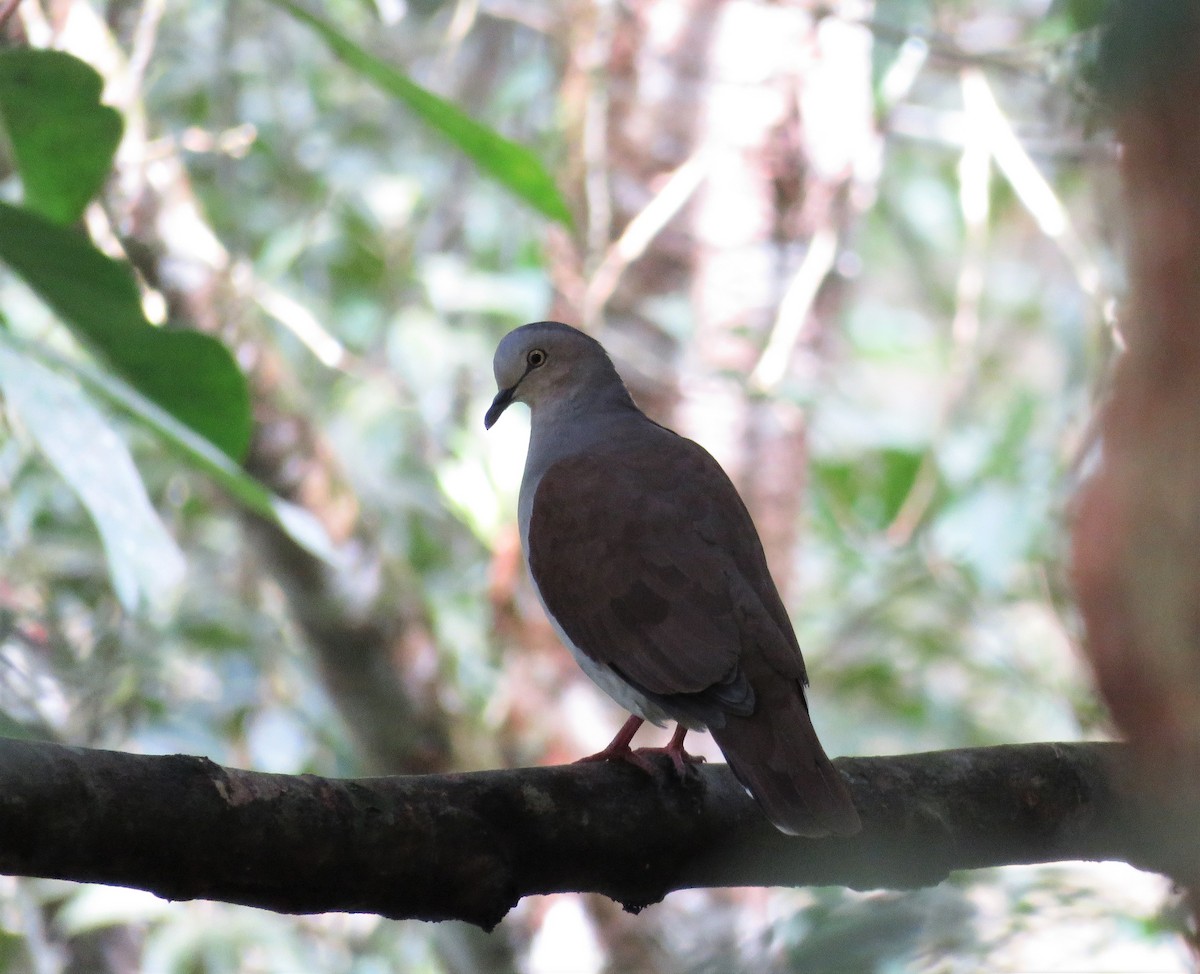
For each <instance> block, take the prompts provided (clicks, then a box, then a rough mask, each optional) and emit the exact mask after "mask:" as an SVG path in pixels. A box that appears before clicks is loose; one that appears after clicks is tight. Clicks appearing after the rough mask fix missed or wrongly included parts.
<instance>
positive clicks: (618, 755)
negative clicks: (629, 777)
mask: <svg viewBox="0 0 1200 974" xmlns="http://www.w3.org/2000/svg"><path fill="white" fill-rule="evenodd" d="M644 723H645V721H644V720H643V719H642V718H641V717H630V718H629V719H628V720H627V721H625V723H624V724H622V725H621V729H620V730H619V731H617V736H616V737H614V738H613V739H612V741H611V742H610V743H609V745H608V747H606V748H604V750H602V751H597V752H596V753H595V754H589V755H588V756H587V757H586V758H580V759H579V760H578V761H576V762H575V763H576V764H587V763H589V762H592V761H631V762H632V763H634V764H636V765H638V766H639V767H642V768H646V767H647V762H645V761H640V760H638V758H637V756H636V755H635V754H634V752H633V750H632V749H631V748H630V746H629V742H630V741H632V740H633V735H634V734H636V733H637V732H638V728H639V727H641V726H642V724H644Z"/></svg>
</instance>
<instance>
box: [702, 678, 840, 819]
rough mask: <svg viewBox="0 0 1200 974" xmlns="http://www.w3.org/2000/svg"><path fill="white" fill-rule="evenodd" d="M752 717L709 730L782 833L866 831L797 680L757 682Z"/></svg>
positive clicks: (735, 720)
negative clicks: (812, 718) (821, 740)
mask: <svg viewBox="0 0 1200 974" xmlns="http://www.w3.org/2000/svg"><path fill="white" fill-rule="evenodd" d="M754 682H755V686H754V690H755V696H756V697H757V706H756V707H755V708H754V713H753V714H751V715H750V716H749V717H735V716H732V715H731V716H728V717H727V718H726V722H725V726H724V727H717V728H710V732H711V733H712V736H713V739H714V740H715V741H716V742H717V745H718V746H719V747H720V748H721V751H722V753H723V754H724V755H725V759H726V760H727V761H728V762H729V767H730V768H731V769H732V771H733V773H734V775H736V776H737V779H738V781H740V782H741V783H742V784H743V785H745V786H746V788H747V789H748V790H749V792H750V794H752V795H753V796H754V797H755V799H756V800H757V801H758V804H759V805H760V806H761V808H762V810H763V811H764V812H765V813H766V815H767V818H769V819H770V820H771V822H772V823H773V824H774V825H775V827H776V828H777V829H779V830H780V831H781V832H786V833H787V834H788V835H803V836H808V837H809V838H819V837H821V836H826V835H853V834H854V833H855V832H857V831H859V829H861V828H862V823H861V822H860V821H859V818H858V812H857V811H856V810H855V808H854V802H853V800H852V799H851V798H850V792H849V791H848V790H847V788H846V784H845V782H844V781H843V780H842V776H841V774H839V773H838V770H837V769H836V768H835V767H834V766H833V765H832V764H831V763H830V761H829V758H828V757H827V756H826V754H825V750H824V748H822V747H821V742H820V741H819V740H818V739H817V732H816V730H814V729H813V725H812V720H811V718H810V717H809V715H808V704H807V703H806V702H805V699H804V690H803V688H802V687H801V686H800V683H799V682H798V681H791V680H780V679H774V680H761V681H754Z"/></svg>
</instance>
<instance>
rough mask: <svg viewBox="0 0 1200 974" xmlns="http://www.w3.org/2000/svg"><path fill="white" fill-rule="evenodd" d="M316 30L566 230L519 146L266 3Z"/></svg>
mask: <svg viewBox="0 0 1200 974" xmlns="http://www.w3.org/2000/svg"><path fill="white" fill-rule="evenodd" d="M272 2H273V3H274V4H276V5H277V6H279V7H282V8H284V9H285V10H287V11H288V12H289V13H290V14H291V15H292V16H293V17H295V18H296V19H297V20H299V21H300V22H301V23H303V24H306V25H308V26H309V27H311V28H312V29H313V30H314V31H316V32H317V33H318V34H319V35H320V36H321V39H322V40H324V41H325V43H326V44H328V45H329V47H330V49H331V50H332V51H333V53H334V54H336V55H337V56H338V58H340V59H341V60H342V61H343V62H344V63H345V64H347V65H349V66H350V67H351V68H353V69H354V70H355V71H357V72H358V73H359V74H361V75H362V76H363V77H364V78H366V79H367V80H369V81H371V82H372V83H374V84H375V85H377V86H378V87H379V88H380V89H382V90H383V91H385V92H387V93H388V94H389V95H392V96H393V97H395V98H398V99H400V101H402V102H404V103H405V104H406V105H407V106H408V107H409V108H410V109H412V110H413V111H414V112H415V113H416V114H417V116H418V117H419V118H420V119H421V120H422V121H423V122H424V123H425V124H426V125H428V126H429V127H430V128H432V129H434V130H436V131H437V132H440V133H441V134H442V135H443V136H445V137H446V138H447V139H449V140H450V141H451V142H453V143H454V144H455V145H456V146H458V147H459V148H460V149H461V150H462V151H463V152H465V153H466V154H467V155H468V156H469V157H470V158H471V160H472V161H473V162H474V163H475V165H477V166H478V167H479V168H480V169H482V170H483V171H484V172H485V173H487V174H488V175H489V176H491V177H492V178H493V179H495V180H496V181H497V182H499V183H500V184H501V185H503V186H505V187H506V188H507V189H509V190H510V191H511V192H513V193H515V194H516V195H517V196H519V197H520V198H521V199H523V200H525V201H526V202H527V203H529V204H531V205H532V206H534V207H535V208H536V209H537V210H538V211H539V212H541V213H543V214H545V215H546V216H548V217H550V218H551V219H552V220H557V221H558V222H560V223H564V224H567V225H570V223H571V214H570V211H569V210H568V209H567V204H566V203H565V202H564V201H563V198H562V195H561V194H560V193H559V191H558V187H557V186H556V185H555V184H554V180H553V179H552V178H551V177H550V174H549V173H547V172H546V169H545V167H544V166H543V165H542V164H541V162H540V161H539V160H538V158H537V156H535V155H534V154H533V153H532V152H531V151H530V150H529V149H527V148H526V147H525V146H523V145H520V144H518V143H516V142H513V141H511V140H509V139H506V138H504V136H502V135H500V134H499V133H497V132H494V131H493V130H492V129H490V128H488V127H487V126H485V125H480V124H479V123H478V122H476V121H475V120H474V119H473V118H471V117H470V116H469V115H467V114H465V113H464V112H463V111H462V110H461V109H459V108H457V107H456V106H455V105H453V104H451V103H450V102H448V101H446V100H445V99H444V98H439V97H438V96H437V95H435V94H433V93H432V92H431V91H428V90H427V89H425V88H422V87H421V86H420V85H418V84H417V83H416V82H415V81H413V80H411V79H410V78H409V77H408V76H407V75H405V74H404V73H403V72H400V71H397V70H396V69H395V68H394V67H392V66H391V65H390V64H388V63H387V62H385V61H382V60H380V59H379V58H377V57H375V55H373V54H370V53H368V52H367V51H365V50H364V49H363V48H362V47H360V46H359V45H358V44H356V43H354V41H352V40H350V39H349V38H348V37H346V35H345V34H343V33H341V31H339V30H338V29H337V28H336V27H334V26H333V25H332V24H330V23H329V22H328V21H326V20H322V19H321V18H320V17H318V16H317V15H316V14H312V13H309V12H308V11H307V10H305V9H304V8H303V7H301V6H300V5H299V4H297V3H293V2H292V0H272Z"/></svg>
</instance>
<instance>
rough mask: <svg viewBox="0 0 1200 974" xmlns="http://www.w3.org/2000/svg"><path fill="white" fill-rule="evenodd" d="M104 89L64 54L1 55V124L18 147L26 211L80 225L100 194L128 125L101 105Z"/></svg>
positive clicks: (23, 51)
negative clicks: (94, 197) (90, 205)
mask: <svg viewBox="0 0 1200 974" xmlns="http://www.w3.org/2000/svg"><path fill="white" fill-rule="evenodd" d="M102 88H103V81H102V79H101V78H100V75H99V74H97V73H96V71H95V70H93V69H92V68H91V67H90V66H88V65H87V64H85V63H84V62H83V61H80V60H79V59H78V58H75V57H72V56H71V55H70V54H66V53H64V52H63V51H46V50H33V49H29V48H14V49H12V50H7V51H0V122H2V123H3V126H4V129H5V131H6V132H7V133H8V138H9V141H10V142H11V144H12V151H13V157H14V158H15V160H16V163H17V168H18V170H19V171H20V173H21V183H22V185H23V186H24V189H25V197H24V201H25V205H26V206H27V207H28V208H29V209H31V210H34V211H36V212H38V213H40V214H41V215H42V216H44V217H46V218H47V219H50V220H53V221H55V222H56V223H74V222H75V221H76V220H78V219H79V217H80V215H81V214H82V213H83V209H84V207H85V206H87V204H88V202H89V201H90V200H91V199H92V197H93V196H95V195H96V193H97V192H98V191H99V190H100V187H101V185H102V184H103V183H104V180H105V178H106V177H107V176H108V173H109V170H110V169H111V168H112V159H113V153H114V152H116V149H117V144H118V143H119V142H120V141H121V131H122V120H121V115H120V113H118V112H117V111H116V110H115V109H113V108H110V107H109V106H107V105H102V104H100V92H101V89H102Z"/></svg>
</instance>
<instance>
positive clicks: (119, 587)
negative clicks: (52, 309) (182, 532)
mask: <svg viewBox="0 0 1200 974" xmlns="http://www.w3.org/2000/svg"><path fill="white" fill-rule="evenodd" d="M0 392H2V393H3V395H4V402H5V405H6V407H7V409H8V411H9V413H10V414H11V415H12V416H13V417H14V418H15V419H17V420H18V421H19V422H20V424H21V426H22V427H23V428H24V429H25V430H26V431H27V432H28V433H29V435H30V437H31V438H32V439H33V441H34V442H35V443H36V444H37V446H38V449H40V450H41V452H42V454H43V455H44V456H45V457H46V459H47V460H49V461H50V463H51V464H52V465H53V466H54V468H55V469H56V470H57V471H58V472H59V473H60V474H61V475H62V477H63V479H64V480H66V482H67V483H68V485H70V487H71V489H72V490H73V491H74V492H75V494H76V496H78V498H79V499H80V501H82V502H83V505H84V507H86V508H87V510H88V513H89V514H90V515H91V517H92V521H93V522H94V523H95V525H96V528H97V529H98V530H99V532H100V538H101V540H102V541H103V543H104V553H105V555H106V556H107V558H108V567H109V572H110V574H111V575H112V580H113V588H114V589H115V590H116V593H117V598H118V599H120V601H121V604H122V605H124V606H125V608H127V609H129V610H130V611H132V610H134V609H136V608H137V607H138V606H139V605H141V604H142V603H146V604H148V605H150V606H151V607H156V608H164V607H166V606H167V605H168V604H169V602H170V600H171V598H172V597H173V596H174V595H175V594H176V592H177V591H178V589H179V585H180V583H181V582H182V581H183V574H184V561H183V555H182V553H181V552H180V551H179V548H178V546H177V545H176V544H175V541H174V539H172V537H171V536H170V534H168V533H167V530H166V528H165V527H163V524H162V521H160V520H159V517H158V514H157V513H156V512H155V510H154V508H153V507H152V506H151V504H150V500H149V498H148V497H147V496H146V489H145V487H143V486H142V478H141V477H140V476H139V475H138V472H137V468H136V467H135V466H134V464H133V460H132V458H131V457H130V456H129V451H128V450H127V449H126V447H125V444H124V443H123V442H122V440H121V438H120V437H119V436H117V434H116V433H115V432H114V431H113V429H112V427H111V426H109V424H108V422H107V421H106V420H105V418H104V417H103V416H102V415H101V414H100V413H99V412H98V411H97V410H96V407H95V406H93V405H92V404H91V402H90V401H89V400H88V398H87V397H86V396H85V395H83V393H82V392H81V391H80V389H79V387H78V386H77V385H75V384H74V383H73V382H71V381H70V380H69V379H67V378H64V377H63V376H61V375H59V374H57V373H56V372H53V371H51V370H50V369H48V368H46V367H45V366H44V365H42V364H41V363H40V362H37V361H35V360H34V359H32V358H30V357H29V356H27V355H25V354H23V353H22V352H21V351H20V350H19V349H16V348H13V347H10V346H9V345H8V344H6V343H5V342H4V341H3V340H2V338H0Z"/></svg>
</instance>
